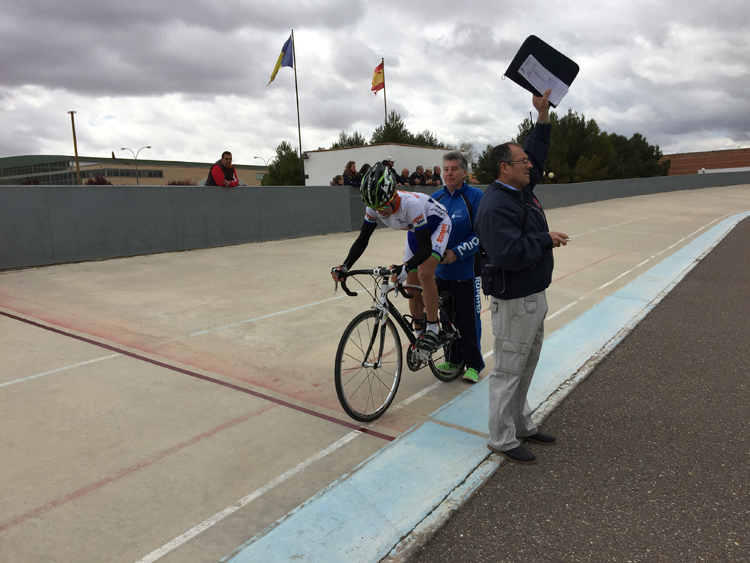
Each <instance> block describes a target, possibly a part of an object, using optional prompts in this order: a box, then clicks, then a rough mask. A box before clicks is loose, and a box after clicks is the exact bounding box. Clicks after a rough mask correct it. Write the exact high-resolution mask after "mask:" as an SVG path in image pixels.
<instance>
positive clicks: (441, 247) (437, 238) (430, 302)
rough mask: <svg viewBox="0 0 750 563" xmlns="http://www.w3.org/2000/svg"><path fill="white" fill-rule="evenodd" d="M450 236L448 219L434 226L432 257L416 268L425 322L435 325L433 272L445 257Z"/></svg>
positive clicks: (436, 298) (435, 301)
mask: <svg viewBox="0 0 750 563" xmlns="http://www.w3.org/2000/svg"><path fill="white" fill-rule="evenodd" d="M450 234H451V222H450V219H446V220H445V221H443V222H442V223H440V224H438V225H436V228H435V230H433V231H432V235H431V240H432V255H431V256H430V257H429V258H428V259H427V260H425V261H424V262H422V263H421V264H420V265H419V267H418V268H417V273H418V274H419V282H420V284H421V285H422V300H423V301H424V308H425V311H426V312H427V322H428V323H435V322H437V321H438V290H437V285H435V270H436V269H437V265H438V263H439V262H440V260H442V259H443V256H444V255H445V249H446V248H447V247H448V239H449V238H450Z"/></svg>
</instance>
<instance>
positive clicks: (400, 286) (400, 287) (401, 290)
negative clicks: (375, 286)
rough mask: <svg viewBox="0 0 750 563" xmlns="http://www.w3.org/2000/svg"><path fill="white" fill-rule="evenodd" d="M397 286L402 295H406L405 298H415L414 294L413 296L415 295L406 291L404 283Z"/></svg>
mask: <svg viewBox="0 0 750 563" xmlns="http://www.w3.org/2000/svg"><path fill="white" fill-rule="evenodd" d="M396 288H397V289H398V292H399V293H400V294H401V295H403V296H404V298H405V299H413V298H414V296H413V295H409V294H408V293H406V292H405V291H404V286H403V284H398V285H396Z"/></svg>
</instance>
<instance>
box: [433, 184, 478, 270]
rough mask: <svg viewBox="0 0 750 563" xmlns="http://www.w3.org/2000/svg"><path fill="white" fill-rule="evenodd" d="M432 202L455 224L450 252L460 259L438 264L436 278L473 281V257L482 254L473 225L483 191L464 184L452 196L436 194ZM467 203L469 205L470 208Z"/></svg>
mask: <svg viewBox="0 0 750 563" xmlns="http://www.w3.org/2000/svg"><path fill="white" fill-rule="evenodd" d="M464 198H466V199H464ZM432 199H434V200H436V201H438V202H440V203H441V204H442V205H443V207H445V208H446V209H447V210H448V215H450V218H451V222H452V223H453V227H452V228H451V235H450V238H449V239H448V249H450V250H452V251H453V252H455V253H456V256H457V257H458V260H456V261H455V262H453V264H439V265H438V267H437V270H436V271H435V275H436V276H437V277H439V278H443V279H444V280H473V279H474V277H475V276H476V275H477V274H475V273H474V272H475V270H474V256H475V255H476V253H477V252H478V251H479V238H478V237H477V234H476V232H474V227H473V223H474V221H475V219H476V215H477V209H478V208H479V202H480V200H481V199H482V190H480V189H479V188H474V187H472V186H469V185H467V184H466V182H464V184H463V185H462V186H461V187H460V188H458V189H457V190H456V191H454V192H453V193H452V194H451V192H450V191H448V188H443V189H442V190H438V191H436V192H435V193H434V194H432ZM466 201H468V202H469V205H468V206H467V204H466ZM467 258H471V259H470V260H467Z"/></svg>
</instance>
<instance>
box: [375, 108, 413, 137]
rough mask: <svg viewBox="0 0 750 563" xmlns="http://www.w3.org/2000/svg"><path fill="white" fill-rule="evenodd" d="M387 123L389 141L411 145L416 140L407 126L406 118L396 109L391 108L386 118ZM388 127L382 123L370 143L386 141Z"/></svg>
mask: <svg viewBox="0 0 750 563" xmlns="http://www.w3.org/2000/svg"><path fill="white" fill-rule="evenodd" d="M385 125H386V127H387V130H388V141H387V142H389V143H403V144H405V145H411V144H413V141H414V135H412V134H411V132H410V131H409V130H408V129H407V128H406V125H405V124H404V120H403V119H402V118H401V116H400V115H399V114H397V113H396V111H395V110H391V113H389V114H388V119H386V122H385ZM386 127H383V126H382V125H380V126H379V127H378V128H377V129H375V131H373V133H372V138H371V139H370V144H371V145H375V144H377V143H385V142H386V134H385V133H386Z"/></svg>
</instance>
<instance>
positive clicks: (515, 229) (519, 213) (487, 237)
mask: <svg viewBox="0 0 750 563" xmlns="http://www.w3.org/2000/svg"><path fill="white" fill-rule="evenodd" d="M551 129H552V127H551V125H550V124H549V123H537V124H536V126H535V127H534V130H533V131H532V132H531V134H530V135H529V136H528V137H527V138H526V142H525V143H524V146H523V149H524V151H525V152H526V154H527V155H528V157H529V160H531V163H532V164H533V165H534V167H533V168H532V169H531V171H530V180H531V181H530V182H529V184H528V185H527V186H525V187H524V188H523V190H520V191H519V190H514V189H513V188H511V187H509V186H506V185H505V184H502V183H500V182H494V183H493V184H491V185H490V186H489V187H488V188H487V191H486V192H485V193H484V197H483V198H482V200H481V202H480V204H479V209H478V210H477V218H476V222H475V224H474V227H475V229H476V231H477V234H478V235H479V240H481V241H482V246H483V247H484V249H485V251H486V253H487V260H486V261H485V264H484V266H483V276H482V283H483V285H484V289H485V293H489V294H490V295H492V296H493V297H496V298H498V299H518V298H519V297H526V296H528V295H532V294H534V293H539V292H540V291H543V290H544V289H546V288H547V287H549V285H550V283H552V268H553V266H554V259H553V257H552V237H550V235H549V227H548V226H547V218H546V217H545V215H544V210H543V209H542V205H541V204H540V203H539V200H537V198H536V196H535V195H534V191H533V190H534V186H535V185H536V184H537V182H539V180H540V179H541V177H542V172H543V171H544V165H545V163H546V159H547V151H548V150H549V146H550V132H551ZM488 272H489V275H490V276H491V277H492V281H491V282H490V283H489V284H488V283H487V282H488V278H487V276H486V274H487V273H488ZM488 285H491V291H489V292H488V287H487V286H488Z"/></svg>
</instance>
